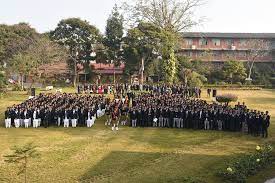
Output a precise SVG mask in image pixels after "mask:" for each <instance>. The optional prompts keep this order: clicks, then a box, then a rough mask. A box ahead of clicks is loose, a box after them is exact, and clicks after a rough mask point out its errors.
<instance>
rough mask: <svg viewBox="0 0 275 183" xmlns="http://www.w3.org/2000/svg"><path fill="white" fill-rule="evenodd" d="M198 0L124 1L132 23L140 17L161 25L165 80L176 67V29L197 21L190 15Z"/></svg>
mask: <svg viewBox="0 0 275 183" xmlns="http://www.w3.org/2000/svg"><path fill="white" fill-rule="evenodd" d="M201 2H202V1H201V0H135V1H134V4H129V3H124V9H125V10H126V12H130V13H128V14H130V15H129V16H128V20H130V22H132V23H134V25H135V24H136V23H138V22H140V21H141V20H142V21H144V22H148V23H151V24H152V25H154V26H156V27H158V28H160V29H161V32H162V33H163V36H162V43H163V44H164V45H163V48H162V58H163V67H164V70H165V78H164V79H165V81H166V82H169V83H172V82H173V81H174V80H175V76H176V75H175V73H176V71H177V68H176V65H177V59H176V57H175V52H176V51H177V48H178V43H177V40H178V39H177V37H178V33H179V32H181V31H185V30H188V29H190V28H191V27H193V26H194V25H197V24H198V23H199V22H200V21H199V20H195V18H194V17H195V16H193V14H194V11H195V8H196V7H198V6H200V5H201Z"/></svg>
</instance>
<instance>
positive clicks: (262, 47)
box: [245, 39, 271, 79]
mask: <svg viewBox="0 0 275 183" xmlns="http://www.w3.org/2000/svg"><path fill="white" fill-rule="evenodd" d="M270 46H271V43H270V42H268V41H266V40H263V39H250V40H248V41H246V43H245V47H246V48H247V51H246V56H247V61H248V62H247V66H248V78H249V79H251V75H252V69H253V68H254V65H255V61H256V60H258V59H259V58H261V57H265V56H269V55H270V51H269V50H270Z"/></svg>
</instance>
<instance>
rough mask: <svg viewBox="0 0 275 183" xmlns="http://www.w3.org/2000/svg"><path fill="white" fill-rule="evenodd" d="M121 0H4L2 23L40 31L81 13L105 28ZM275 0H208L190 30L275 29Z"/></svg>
mask: <svg viewBox="0 0 275 183" xmlns="http://www.w3.org/2000/svg"><path fill="white" fill-rule="evenodd" d="M129 1H130V0H129ZM120 2H121V0H2V2H1V4H0V23H5V24H16V23H18V22H28V23H29V24H30V25H31V26H32V27H34V28H35V29H36V30H37V31H39V32H45V31H49V30H53V29H54V28H55V27H56V25H57V23H58V22H59V21H60V20H61V19H64V18H69V17H80V18H81V19H85V20H88V21H89V22H90V23H91V24H93V25H95V26H97V27H98V28H99V29H100V30H101V32H104V28H105V24H106V20H107V18H108V16H109V14H110V12H111V10H112V8H113V6H114V4H115V3H118V4H119V3H120ZM274 8H275V0H206V4H205V5H203V6H202V7H200V8H198V9H197V11H196V16H197V17H205V21H204V23H203V24H202V25H201V26H198V27H195V28H193V29H192V30H191V31H204V32H273V33H275V13H274Z"/></svg>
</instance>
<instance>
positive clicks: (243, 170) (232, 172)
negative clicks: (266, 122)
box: [219, 145, 274, 183]
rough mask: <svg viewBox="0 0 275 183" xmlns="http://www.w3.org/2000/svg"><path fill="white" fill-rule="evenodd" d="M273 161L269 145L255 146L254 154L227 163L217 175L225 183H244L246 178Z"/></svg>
mask: <svg viewBox="0 0 275 183" xmlns="http://www.w3.org/2000/svg"><path fill="white" fill-rule="evenodd" d="M273 161H274V157H272V147H271V146H270V145H266V146H264V147H260V146H257V147H256V152H253V153H251V154H248V155H243V156H241V157H239V158H238V159H236V160H233V161H232V162H230V163H228V166H227V168H224V169H223V170H222V171H220V172H219V175H220V176H221V177H222V178H223V179H224V180H225V181H226V182H232V183H245V182H246V179H247V177H248V176H251V175H255V174H256V173H258V171H259V170H262V169H264V168H266V167H267V166H268V165H270V164H271V163H272V162H273Z"/></svg>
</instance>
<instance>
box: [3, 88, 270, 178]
mask: <svg viewBox="0 0 275 183" xmlns="http://www.w3.org/2000/svg"><path fill="white" fill-rule="evenodd" d="M68 91H72V90H70V89H68ZM222 92H223V93H228V92H233V93H236V94H237V95H239V101H240V102H242V101H245V102H246V103H247V104H248V106H249V107H251V108H255V109H259V110H269V111H270V112H271V114H272V115H273V116H275V100H274V98H275V90H263V91H222ZM26 98H27V96H26V95H25V94H24V93H22V92H11V93H8V94H7V95H6V96H5V97H4V98H3V99H1V103H0V113H1V115H3V111H4V110H5V108H6V107H7V106H11V105H12V104H14V103H20V102H21V101H22V100H24V99H26ZM1 119H2V120H3V116H2V117H1ZM272 119H273V118H272ZM273 121H274V120H272V122H273ZM103 122H104V118H102V119H99V120H97V121H96V125H95V126H94V127H93V128H91V129H88V128H76V129H72V128H69V129H64V128H55V127H51V128H48V129H45V128H39V129H32V128H29V129H23V128H21V129H14V128H12V129H5V128H0V182H1V178H2V179H3V181H4V182H15V183H16V182H22V180H23V179H22V178H23V177H22V176H17V175H16V167H15V166H13V165H9V164H6V163H4V162H3V155H5V154H8V153H9V152H10V147H12V146H14V145H22V144H25V143H27V142H34V143H35V144H36V145H38V146H39V148H38V150H39V152H41V154H42V156H41V158H40V159H36V160H31V162H30V168H29V173H28V175H29V178H30V181H29V182H42V183H43V182H55V183H56V182H137V183H140V182H192V181H194V182H207V183H208V182H209V183H220V182H222V180H220V179H219V178H218V177H217V176H216V172H217V170H219V168H221V167H223V166H224V164H225V162H226V161H227V160H230V159H231V158H233V157H236V156H238V154H240V153H247V152H250V151H253V150H254V149H255V146H256V145H258V144H263V143H266V142H269V143H273V144H274V145H275V135H274V132H275V125H274V124H272V125H271V128H270V138H269V139H261V138H255V137H251V136H247V135H243V134H241V133H231V132H217V131H193V130H182V129H155V128H136V129H133V128H129V127H121V128H120V130H119V131H118V132H112V131H111V130H110V128H108V127H105V126H104V125H103ZM271 177H275V165H272V166H271V167H269V168H268V169H266V170H264V171H262V172H260V173H259V174H258V175H256V176H253V177H251V178H250V179H249V180H248V182H251V183H259V182H264V180H266V179H268V178H271Z"/></svg>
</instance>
